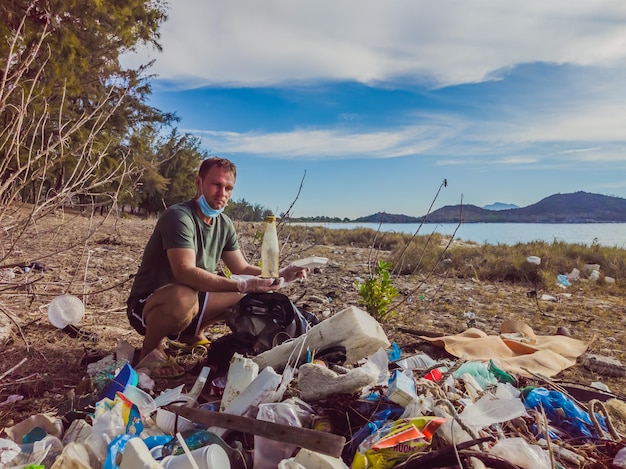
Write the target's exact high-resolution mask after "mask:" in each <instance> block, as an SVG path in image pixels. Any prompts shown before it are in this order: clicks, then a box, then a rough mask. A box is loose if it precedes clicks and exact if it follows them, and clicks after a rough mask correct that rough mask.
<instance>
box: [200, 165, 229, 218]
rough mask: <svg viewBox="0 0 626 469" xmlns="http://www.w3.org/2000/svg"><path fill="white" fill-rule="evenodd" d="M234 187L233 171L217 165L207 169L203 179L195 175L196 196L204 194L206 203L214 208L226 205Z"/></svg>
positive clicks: (217, 208)
mask: <svg viewBox="0 0 626 469" xmlns="http://www.w3.org/2000/svg"><path fill="white" fill-rule="evenodd" d="M234 187H235V176H233V173H232V172H230V171H228V170H226V169H224V168H221V167H219V166H213V167H212V168H211V169H209V172H208V173H206V175H205V176H204V178H203V179H200V176H197V177H196V197H200V195H202V194H204V198H205V199H206V201H207V202H208V204H209V205H210V206H211V208H213V209H215V210H219V209H221V208H224V207H226V204H227V203H228V201H229V199H230V196H231V194H232V193H233V188H234Z"/></svg>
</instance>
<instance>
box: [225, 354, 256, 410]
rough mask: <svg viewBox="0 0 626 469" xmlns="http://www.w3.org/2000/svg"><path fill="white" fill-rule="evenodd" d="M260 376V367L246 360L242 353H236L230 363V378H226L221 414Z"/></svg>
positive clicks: (248, 359)
mask: <svg viewBox="0 0 626 469" xmlns="http://www.w3.org/2000/svg"><path fill="white" fill-rule="evenodd" d="M258 374H259V365H257V364H256V363H254V362H253V361H252V360H251V359H250V358H246V357H244V356H243V355H241V354H240V353H235V354H234V355H233V358H232V360H231V361H230V367H229V368H228V376H227V378H226V386H225V387H224V394H223V395H222V402H221V404H220V412H224V409H226V407H227V406H228V404H230V403H231V402H232V401H234V400H235V398H236V397H237V396H239V394H240V393H241V391H243V390H244V389H246V388H247V387H248V385H249V384H250V383H252V381H254V379H255V378H256V377H257V376H258Z"/></svg>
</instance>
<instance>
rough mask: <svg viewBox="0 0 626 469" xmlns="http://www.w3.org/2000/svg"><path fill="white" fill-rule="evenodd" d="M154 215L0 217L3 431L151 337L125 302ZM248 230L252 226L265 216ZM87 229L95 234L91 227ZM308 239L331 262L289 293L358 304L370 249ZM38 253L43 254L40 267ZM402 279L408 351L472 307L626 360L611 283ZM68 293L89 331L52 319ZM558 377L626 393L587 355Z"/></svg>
mask: <svg viewBox="0 0 626 469" xmlns="http://www.w3.org/2000/svg"><path fill="white" fill-rule="evenodd" d="M155 221H156V220H155V219H141V218H135V217H133V218H128V217H125V218H114V217H109V218H105V217H102V216H100V215H97V216H95V217H89V216H87V215H81V214H68V213H64V212H57V213H56V214H55V215H53V216H50V217H47V218H46V219H44V220H42V221H40V222H38V223H37V224H36V225H35V226H34V227H32V228H31V229H30V230H29V231H28V232H27V233H24V235H23V236H21V237H20V238H19V239H18V235H19V232H18V229H17V228H16V227H15V226H12V225H13V223H12V218H11V216H5V217H4V218H3V219H2V220H1V222H2V223H1V225H2V226H0V228H2V229H0V249H2V255H3V257H5V256H6V255H7V253H8V252H11V255H10V256H8V257H6V258H5V259H4V260H3V261H2V265H0V352H1V354H0V356H1V359H0V429H1V428H3V427H5V426H9V425H12V424H14V423H18V422H20V421H21V420H23V419H24V418H26V417H28V416H30V415H33V414H36V413H41V412H48V411H50V412H57V409H58V411H59V412H61V411H62V410H64V411H67V410H69V409H71V408H72V405H74V404H75V403H76V402H78V401H77V399H79V398H80V396H81V395H84V394H86V393H88V392H89V391H90V387H89V384H88V383H89V381H88V380H85V379H84V378H85V376H86V366H85V363H86V362H87V361H88V360H87V358H88V357H94V356H96V357H97V356H105V355H108V354H111V353H113V352H114V351H115V349H116V347H117V344H118V341H120V340H125V341H127V342H129V343H130V344H132V345H133V346H135V347H139V346H140V345H141V337H140V336H139V335H138V334H137V333H136V332H135V331H133V330H132V329H131V328H130V326H129V325H128V322H127V319H126V311H125V302H126V298H127V296H128V293H129V290H130V287H131V283H132V275H133V274H134V273H135V271H136V270H137V267H138V265H139V262H140V258H141V254H142V250H143V247H144V245H145V243H146V241H147V239H148V237H149V235H150V232H151V231H152V228H153V227H154V224H155ZM246 229H247V231H248V232H250V230H252V231H254V230H255V229H260V225H259V224H257V226H256V227H254V226H252V227H250V226H247V227H246ZM244 231H245V230H244ZM88 233H93V234H92V235H91V236H90V237H87V235H88ZM455 242H456V241H455ZM12 246H15V247H12ZM242 246H243V247H244V250H246V249H247V248H250V247H251V246H252V239H251V238H250V237H247V236H246V237H242ZM304 248H306V247H302V246H289V248H288V249H285V250H284V251H285V253H286V254H287V255H288V254H289V252H293V253H294V254H292V255H291V256H288V257H286V258H285V259H284V262H289V261H293V260H296V259H298V258H302V257H306V256H309V255H317V256H324V257H327V258H328V259H329V263H328V265H327V266H325V267H324V268H322V269H319V270H316V271H315V272H312V273H311V275H310V277H309V279H308V280H307V281H306V282H305V283H302V284H293V285H290V286H288V287H287V288H286V289H285V291H284V292H285V293H286V294H287V295H288V296H289V297H290V298H291V299H292V300H293V301H294V302H296V304H297V305H298V306H302V307H304V308H305V309H307V310H308V311H311V312H313V313H314V314H316V315H317V316H318V318H320V319H324V318H325V317H328V316H330V315H332V314H334V313H337V312H339V311H341V310H343V309H345V308H346V307H347V306H350V305H357V301H358V295H357V290H356V288H355V286H354V284H355V282H356V281H358V280H359V278H364V277H365V276H366V275H367V272H368V257H369V256H370V252H369V250H367V249H359V248H354V247H349V246H314V247H311V248H308V249H304ZM303 249H304V250H303ZM35 261H36V262H38V264H35V265H34V266H33V265H32V263H33V262H35ZM26 266H30V267H31V268H30V269H28V268H24V267H26ZM42 269H43V270H42ZM395 284H396V286H397V287H398V289H399V290H400V292H401V294H400V296H399V298H398V300H399V301H400V300H402V304H401V305H399V306H398V307H397V309H396V311H397V314H396V315H395V316H394V317H393V318H391V319H390V320H389V321H387V322H385V323H383V328H384V330H385V331H386V333H387V335H388V337H389V340H390V341H391V342H393V341H395V342H396V343H397V344H398V345H399V346H400V348H401V350H402V351H403V353H406V354H409V353H412V352H415V351H417V350H419V349H421V348H422V347H423V346H424V342H423V341H420V339H418V337H417V335H418V334H423V333H440V334H443V333H445V334H454V333H459V332H462V331H463V330H464V329H466V328H467V318H466V317H465V315H464V313H466V312H472V313H474V314H475V321H476V324H475V327H477V328H479V329H482V330H483V331H485V332H486V333H488V334H498V333H499V328H500V325H501V324H502V323H503V322H504V321H506V320H510V319H514V320H519V321H523V322H525V323H526V324H528V325H529V326H530V327H532V328H533V330H534V331H535V333H537V334H539V335H552V334H554V333H555V332H556V330H557V328H558V327H563V328H565V329H566V331H567V332H568V333H569V334H570V335H571V336H572V337H574V338H578V339H583V340H591V339H593V341H592V343H591V345H590V348H589V352H591V353H594V354H598V355H603V356H608V357H613V358H616V359H623V358H624V350H625V349H626V347H625V345H626V338H625V334H624V332H623V331H624V325H625V323H626V314H625V313H626V309H625V305H626V303H625V302H624V298H622V297H619V296H612V295H611V294H610V292H609V291H608V290H607V291H605V290H603V289H600V288H594V289H589V288H585V285H574V286H573V287H570V288H568V289H566V290H563V289H560V288H559V287H558V286H557V285H556V284H555V286H554V288H553V289H552V290H548V291H540V292H537V293H538V296H539V297H541V296H542V295H543V294H547V295H551V296H554V297H555V298H556V300H557V301H545V300H537V299H535V298H533V297H532V295H529V291H530V290H531V287H530V286H523V285H510V284H488V283H483V282H480V281H475V280H473V279H452V278H447V279H444V278H437V277H434V278H429V279H428V280H427V281H425V282H424V281H423V279H422V278H420V277H418V276H415V277H410V278H409V277H407V278H400V279H397V280H396V281H395ZM63 293H71V294H73V295H76V296H78V297H80V298H81V299H82V300H83V302H84V304H85V306H86V313H85V316H84V318H83V320H82V322H81V323H80V325H79V326H80V329H81V330H82V331H83V332H85V333H86V334H84V335H80V336H78V337H71V336H70V335H68V334H67V333H65V332H63V331H62V330H59V329H56V328H55V327H53V326H52V325H51V324H50V323H49V321H48V318H47V305H48V304H49V303H50V301H51V300H52V299H53V298H54V297H55V296H58V295H60V294H63ZM3 324H4V326H2V325H3ZM208 332H209V334H208V335H209V336H210V337H212V338H217V337H219V336H221V335H223V334H226V333H228V332H229V330H228V329H227V327H226V326H224V325H216V326H215V327H213V328H211V329H210V331H208ZM24 359H25V360H24ZM201 362H202V356H193V355H192V356H188V357H186V358H181V363H183V364H184V365H185V366H186V368H187V369H188V370H189V373H187V376H186V377H185V378H182V379H181V380H180V381H178V382H173V381H166V380H160V381H157V383H156V387H155V391H156V392H159V391H160V390H163V389H166V388H171V387H174V386H175V385H176V384H179V383H188V384H189V385H191V384H193V382H194V380H195V377H196V376H197V373H196V374H195V375H194V370H197V369H198V365H201ZM555 379H556V380H557V381H565V382H575V383H581V384H590V383H592V382H594V381H600V382H602V383H604V384H606V385H607V386H608V387H609V388H610V390H611V391H612V392H614V393H616V394H619V395H622V396H624V395H626V377H611V376H606V375H600V374H597V373H596V372H593V371H591V370H589V369H587V368H586V367H585V366H583V365H582V364H579V365H576V366H573V367H571V368H569V369H567V370H565V371H564V372H562V373H561V374H559V375H558V376H557V377H556V378H555ZM72 396H74V397H73V398H72Z"/></svg>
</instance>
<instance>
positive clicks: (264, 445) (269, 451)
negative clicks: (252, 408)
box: [254, 402, 302, 469]
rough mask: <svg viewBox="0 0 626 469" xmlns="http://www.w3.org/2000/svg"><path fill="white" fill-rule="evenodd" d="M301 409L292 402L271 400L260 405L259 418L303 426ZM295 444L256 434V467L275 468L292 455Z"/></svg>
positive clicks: (260, 468)
mask: <svg viewBox="0 0 626 469" xmlns="http://www.w3.org/2000/svg"><path fill="white" fill-rule="evenodd" d="M299 412H301V409H298V408H296V406H295V405H294V404H292V403H286V402H269V403H265V404H260V405H259V413H258V414H257V417H256V418H257V420H265V421H267V422H274V423H281V424H283V425H289V426H291V427H302V424H301V423H300V419H299V418H298V413H299ZM296 448H297V446H295V445H288V444H286V443H284V442H281V441H275V440H270V439H268V438H263V437H261V436H258V435H255V436H254V467H255V468H256V469H273V468H275V467H277V466H278V463H279V462H280V461H282V460H283V459H287V458H289V457H291V455H292V453H293V452H294V450H295V449H296Z"/></svg>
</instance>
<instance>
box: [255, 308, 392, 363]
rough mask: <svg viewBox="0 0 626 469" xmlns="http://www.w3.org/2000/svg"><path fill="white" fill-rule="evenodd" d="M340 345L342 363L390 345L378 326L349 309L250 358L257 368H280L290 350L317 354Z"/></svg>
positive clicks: (290, 353) (356, 309) (374, 321)
mask: <svg viewBox="0 0 626 469" xmlns="http://www.w3.org/2000/svg"><path fill="white" fill-rule="evenodd" d="M339 345H342V346H344V347H345V348H346V363H348V364H352V363H356V362H357V361H359V360H361V359H362V358H366V357H368V356H369V355H371V354H372V353H374V352H376V351H377V350H378V349H379V348H383V349H387V348H389V347H390V346H391V344H390V343H389V339H387V335H386V334H385V331H383V328H382V327H381V325H380V324H379V323H378V321H376V319H374V318H373V317H372V316H370V315H369V314H368V313H366V312H365V311H363V310H361V309H359V308H357V307H355V306H350V307H349V308H346V309H344V310H343V311H340V312H339V313H337V314H335V315H334V316H331V317H330V318H328V319H325V320H324V321H322V322H320V323H319V324H316V325H315V326H313V327H312V328H311V329H309V330H308V331H307V333H306V334H304V335H301V336H300V337H296V338H295V339H294V340H292V341H288V342H283V343H282V344H281V345H278V346H276V347H274V348H272V349H270V350H268V351H266V352H263V353H261V354H260V355H257V356H256V357H254V358H253V360H254V361H255V362H256V363H257V364H258V365H259V368H260V369H263V368H265V367H267V366H271V367H273V368H275V369H278V370H280V369H282V368H284V366H285V365H286V363H287V361H288V360H289V359H290V357H291V356H292V354H293V355H296V353H295V352H294V351H299V350H307V349H309V350H311V351H320V350H323V349H325V348H328V347H333V346H339Z"/></svg>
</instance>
